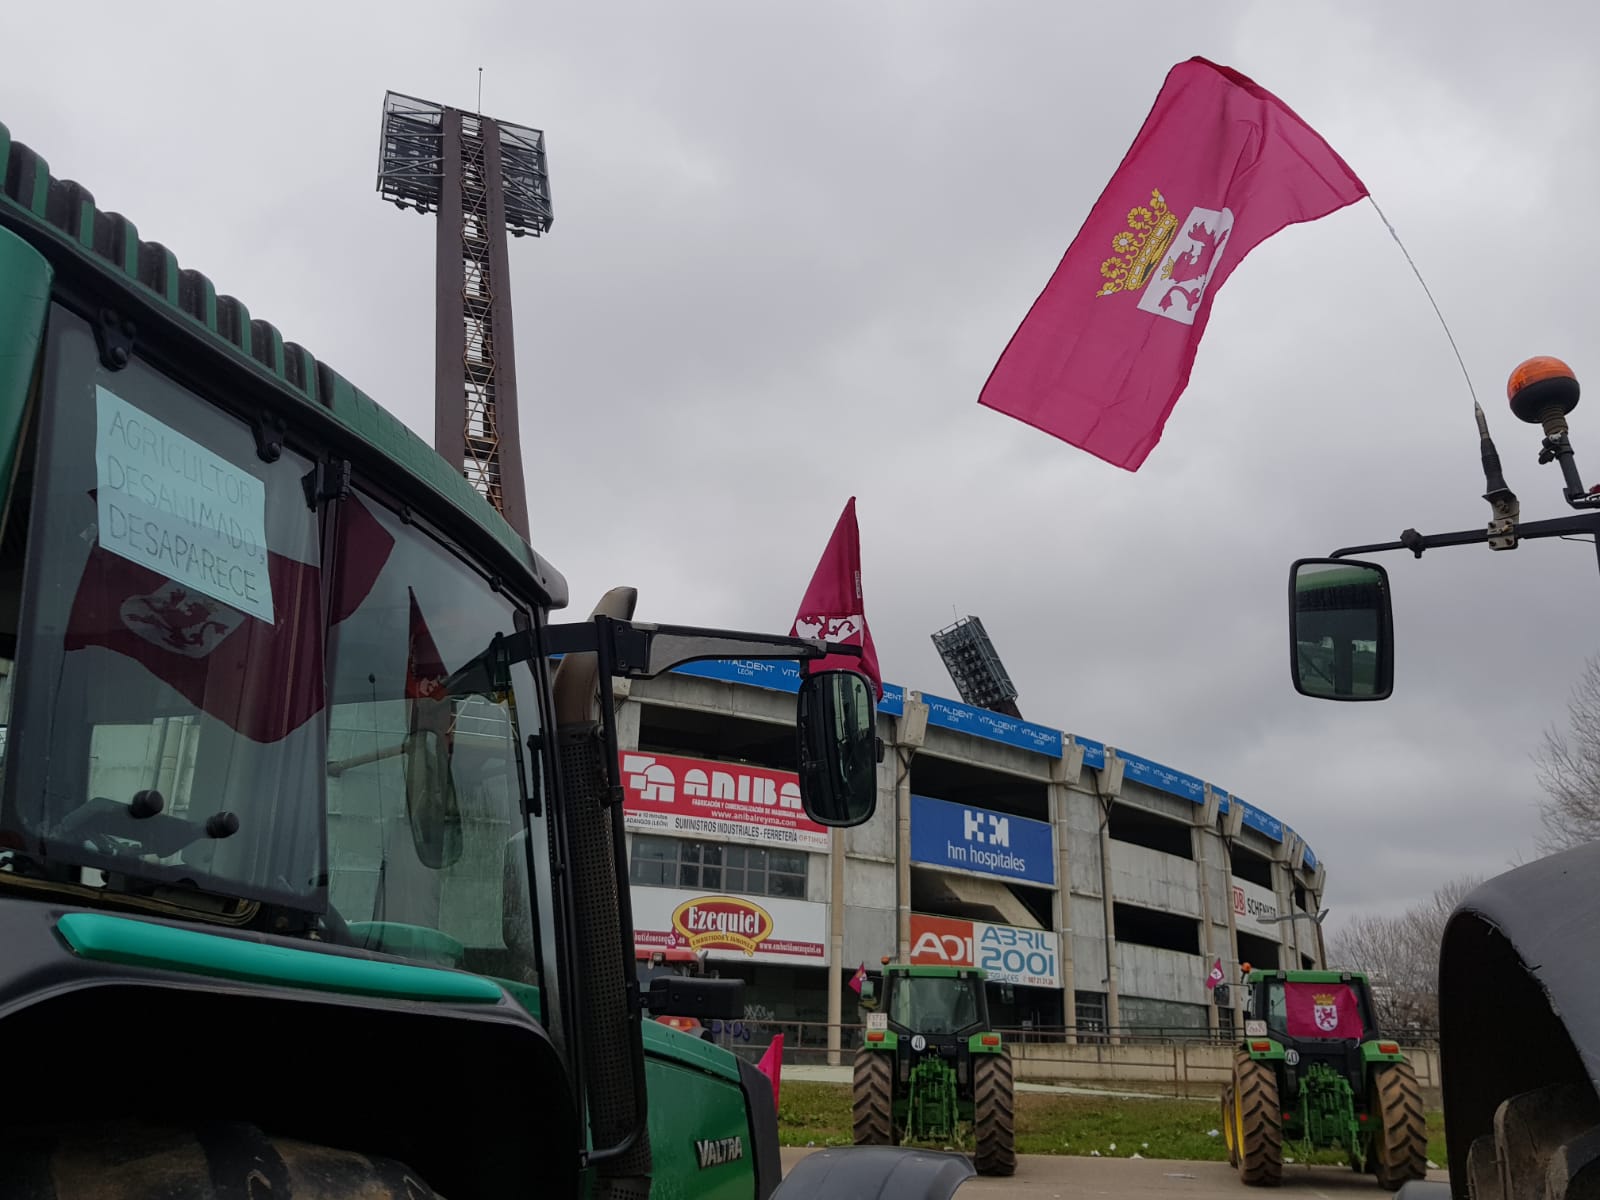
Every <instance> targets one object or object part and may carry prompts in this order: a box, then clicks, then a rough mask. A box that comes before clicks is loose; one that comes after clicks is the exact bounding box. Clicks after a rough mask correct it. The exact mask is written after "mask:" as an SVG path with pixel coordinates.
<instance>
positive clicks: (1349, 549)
mask: <svg viewBox="0 0 1600 1200" xmlns="http://www.w3.org/2000/svg"><path fill="white" fill-rule="evenodd" d="M1573 534H1594V535H1597V536H1600V513H1579V514H1576V515H1573V516H1568V517H1552V518H1551V519H1549V520H1546V521H1524V522H1521V523H1519V524H1518V525H1516V526H1515V528H1514V531H1513V534H1512V536H1513V537H1515V538H1527V539H1529V540H1532V539H1534V538H1547V537H1570V536H1571V535H1573ZM1490 536H1491V534H1490V532H1489V531H1488V530H1487V529H1463V530H1459V531H1457V532H1454V533H1418V532H1417V531H1416V530H1415V529H1408V530H1406V531H1405V532H1404V533H1402V534H1401V535H1400V540H1399V541H1398V542H1375V543H1373V544H1372V545H1368V546H1346V547H1344V548H1343V549H1340V550H1335V551H1334V552H1333V553H1332V554H1330V555H1328V557H1329V558H1346V557H1349V556H1350V555H1354V554H1379V553H1382V552H1383V551H1386V550H1409V551H1411V553H1412V554H1414V555H1415V556H1416V557H1417V558H1421V557H1422V552H1423V551H1424V550H1433V549H1436V548H1438V547H1441V546H1470V545H1473V544H1475V543H1478V542H1487V541H1488V540H1489V538H1490ZM1494 536H1499V535H1494Z"/></svg>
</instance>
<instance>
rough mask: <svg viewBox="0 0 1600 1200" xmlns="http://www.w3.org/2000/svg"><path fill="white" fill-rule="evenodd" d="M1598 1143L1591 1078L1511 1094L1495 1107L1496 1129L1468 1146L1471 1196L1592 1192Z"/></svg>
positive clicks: (1479, 1199)
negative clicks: (1586, 1081) (1531, 1187)
mask: <svg viewBox="0 0 1600 1200" xmlns="http://www.w3.org/2000/svg"><path fill="white" fill-rule="evenodd" d="M1597 1142H1600V1098H1597V1097H1596V1095H1595V1090H1594V1088H1593V1087H1592V1086H1590V1085H1589V1084H1588V1083H1556V1084H1547V1085H1546V1086H1544V1087H1541V1088H1535V1089H1534V1090H1533V1091H1530V1092H1521V1093H1519V1094H1517V1095H1515V1096H1510V1097H1507V1098H1506V1099H1505V1100H1502V1101H1501V1102H1500V1104H1499V1107H1497V1108H1496V1109H1495V1114H1494V1132H1493V1133H1485V1134H1481V1135H1480V1136H1478V1137H1476V1138H1474V1139H1473V1141H1472V1144H1471V1145H1470V1146H1469V1147H1468V1148H1467V1184H1468V1187H1469V1189H1470V1192H1471V1195H1472V1197H1473V1200H1511V1198H1512V1197H1515V1196H1521V1195H1540V1196H1547V1197H1551V1196H1565V1197H1569V1198H1570V1197H1578V1196H1593V1195H1594V1194H1595V1165H1596V1152H1595V1146H1596V1144H1597ZM1530 1181H1533V1182H1534V1187H1533V1189H1532V1190H1531V1191H1530V1187H1529V1184H1530Z"/></svg>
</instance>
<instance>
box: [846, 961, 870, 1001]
mask: <svg viewBox="0 0 1600 1200" xmlns="http://www.w3.org/2000/svg"><path fill="white" fill-rule="evenodd" d="M866 978H867V964H866V963H862V964H861V965H860V966H859V967H857V968H856V973H855V974H854V975H852V976H850V990H851V991H852V992H854V993H855V994H856V995H858V996H859V995H860V994H861V985H862V984H863V983H865V982H866Z"/></svg>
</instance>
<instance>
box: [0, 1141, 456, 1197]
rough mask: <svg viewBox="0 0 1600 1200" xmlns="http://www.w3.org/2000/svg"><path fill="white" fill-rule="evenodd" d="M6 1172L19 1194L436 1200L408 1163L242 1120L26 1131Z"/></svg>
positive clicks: (11, 1154) (11, 1152) (13, 1148)
mask: <svg viewBox="0 0 1600 1200" xmlns="http://www.w3.org/2000/svg"><path fill="white" fill-rule="evenodd" d="M6 1174H7V1177H8V1179H9V1180H10V1182H11V1183H12V1184H13V1185H14V1186H16V1187H17V1189H18V1190H15V1191H7V1192H6V1195H7V1196H16V1197H18V1198H19V1200H71V1198H73V1197H82V1196H94V1197H95V1198H96V1200H159V1198H162V1197H169V1196H183V1197H186V1198H193V1200H225V1198H229V1197H235V1196H247V1195H248V1196H264V1197H265V1196H270V1197H272V1200H348V1198H349V1197H352V1196H361V1197H363V1198H367V1197H370V1198H371V1200H439V1198H438V1193H437V1192H435V1191H434V1190H433V1189H432V1188H431V1187H429V1186H428V1185H427V1184H426V1183H424V1182H423V1181H422V1179H421V1177H419V1176H418V1175H417V1173H416V1172H415V1171H413V1170H411V1169H410V1168H409V1167H407V1166H406V1165H405V1164H404V1163H400V1162H396V1161H395V1160H393V1159H388V1158H381V1157H376V1156H372V1155H366V1154H359V1153H355V1152H352V1151H349V1150H338V1149H335V1148H333V1147H331V1146H320V1145H315V1144H312V1143H309V1142H301V1141H295V1140H292V1139H289V1138H278V1137H273V1136H271V1135H270V1134H267V1133H264V1132H263V1131H262V1130H260V1129H258V1128H257V1127H256V1126H254V1125H247V1124H244V1123H242V1122H216V1123H214V1124H206V1125H200V1126H196V1127H193V1128H175V1127H166V1126H154V1125H143V1124H133V1123H127V1124H117V1125H114V1126H109V1127H108V1126H93V1127H91V1126H82V1127H74V1128H69V1129H66V1130H62V1131H59V1132H55V1133H43V1134H38V1135H23V1136H22V1137H20V1138H19V1139H18V1141H17V1142H15V1143H12V1145H10V1146H9V1147H8V1148H7V1164H6Z"/></svg>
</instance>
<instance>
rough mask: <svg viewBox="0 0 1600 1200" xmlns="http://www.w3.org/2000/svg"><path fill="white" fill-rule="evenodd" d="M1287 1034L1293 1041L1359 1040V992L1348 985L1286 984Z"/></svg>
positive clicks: (1285, 1028)
mask: <svg viewBox="0 0 1600 1200" xmlns="http://www.w3.org/2000/svg"><path fill="white" fill-rule="evenodd" d="M1283 1004H1284V1022H1283V1031H1284V1032H1285V1033H1287V1034H1288V1035H1289V1036H1290V1037H1292V1038H1359V1037H1361V1036H1362V1035H1363V1032H1364V1029H1365V1026H1364V1025H1363V1023H1362V1020H1361V1004H1360V1001H1358V1000H1357V999H1356V993H1355V989H1354V988H1352V987H1350V986H1349V985H1348V984H1344V983H1285V984H1284V985H1283Z"/></svg>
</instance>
